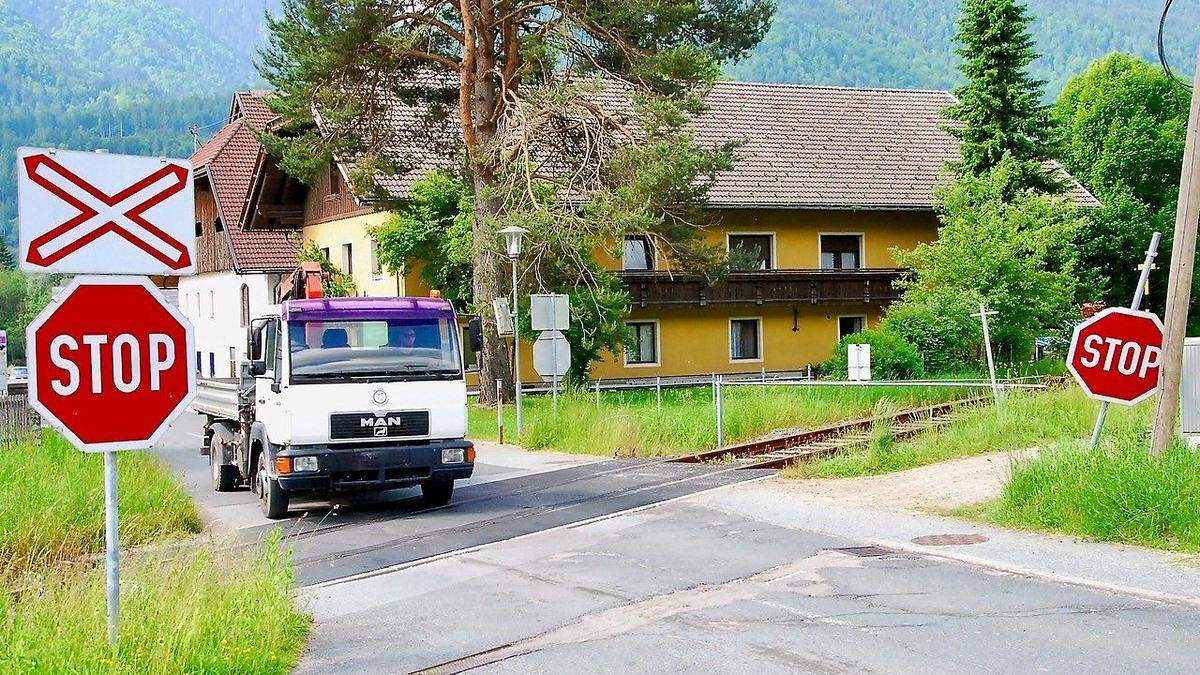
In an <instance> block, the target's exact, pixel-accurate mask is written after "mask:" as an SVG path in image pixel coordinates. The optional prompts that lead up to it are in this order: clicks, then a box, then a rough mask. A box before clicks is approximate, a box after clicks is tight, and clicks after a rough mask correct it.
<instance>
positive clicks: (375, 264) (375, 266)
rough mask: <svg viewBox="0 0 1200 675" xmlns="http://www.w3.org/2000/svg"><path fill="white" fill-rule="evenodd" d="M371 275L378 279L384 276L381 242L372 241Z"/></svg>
mask: <svg viewBox="0 0 1200 675" xmlns="http://www.w3.org/2000/svg"><path fill="white" fill-rule="evenodd" d="M371 274H373V275H375V278H376V279H378V278H380V277H382V276H383V263H382V262H380V261H379V242H378V241H375V240H374V239H372V240H371Z"/></svg>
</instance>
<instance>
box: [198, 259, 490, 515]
mask: <svg viewBox="0 0 1200 675" xmlns="http://www.w3.org/2000/svg"><path fill="white" fill-rule="evenodd" d="M306 273H307V274H311V270H308V271H306ZM315 288H316V289H318V290H315V291H314V290H313V289H312V288H310V289H309V290H308V292H307V294H306V297H302V298H297V299H283V300H282V301H281V302H280V304H278V305H275V306H273V307H272V308H271V309H270V311H269V312H268V313H267V314H266V315H264V316H261V317H259V318H256V319H254V320H253V321H251V323H250V326H249V328H248V330H247V340H246V354H247V360H246V362H245V363H243V365H242V367H241V373H240V377H238V378H236V379H233V380H201V381H199V382H198V383H197V395H196V398H195V401H194V402H193V404H192V407H193V408H194V409H195V410H196V411H197V412H199V413H201V414H202V415H203V416H204V419H205V424H204V436H203V438H204V441H203V446H202V448H201V454H207V455H208V458H209V465H210V467H211V470H212V485H213V489H215V490H217V491H229V490H234V489H236V488H237V487H239V486H245V485H248V486H249V487H250V489H251V490H253V491H254V493H255V494H257V495H258V498H259V502H260V504H261V506H262V510H263V514H264V515H265V516H266V517H268V518H273V519H274V518H282V517H284V516H285V515H286V514H287V512H288V504H289V501H290V500H291V499H292V498H294V497H298V496H302V495H303V496H310V497H312V496H315V497H320V496H329V495H333V494H337V493H344V492H351V491H381V490H390V489H393V488H401V487H412V486H420V489H421V494H422V497H423V499H424V501H425V503H426V504H428V505H430V506H440V505H443V504H447V503H449V501H450V499H451V496H452V494H453V490H454V481H455V480H458V479H463V478H469V477H470V476H471V473H472V471H473V470H474V463H475V448H474V446H473V445H472V443H471V442H470V441H468V440H467V439H466V438H465V436H466V429H467V419H466V408H467V387H466V382H465V380H464V376H463V360H462V355H461V349H462V346H461V345H460V344H459V334H460V332H459V329H458V318H457V316H456V315H455V312H454V308H453V307H452V306H451V305H450V303H449V302H447V301H445V300H442V299H440V298H399V297H397V298H368V297H355V298H324V297H320V292H319V288H320V284H319V283H317V284H316V285H315ZM282 295H283V296H284V297H285V298H286V296H287V293H282ZM314 296H315V297H314ZM468 332H469V333H470V334H471V337H470V340H471V342H475V341H477V339H478V337H477V335H478V333H477V324H472V326H471V328H470V329H469V331H468ZM473 347H475V345H467V348H473Z"/></svg>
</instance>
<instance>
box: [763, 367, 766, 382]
mask: <svg viewBox="0 0 1200 675" xmlns="http://www.w3.org/2000/svg"><path fill="white" fill-rule="evenodd" d="M762 383H763V384H766V383H767V367H766V366H763V369H762Z"/></svg>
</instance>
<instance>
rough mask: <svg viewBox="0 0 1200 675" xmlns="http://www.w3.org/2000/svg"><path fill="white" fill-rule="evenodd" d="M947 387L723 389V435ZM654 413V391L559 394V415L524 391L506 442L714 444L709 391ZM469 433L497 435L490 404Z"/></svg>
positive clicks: (846, 412)
mask: <svg viewBox="0 0 1200 675" xmlns="http://www.w3.org/2000/svg"><path fill="white" fill-rule="evenodd" d="M965 393H966V392H964V391H963V390H961V389H954V388H948V387H921V386H913V387H859V386H850V385H847V386H844V387H835V386H811V387H760V386H741V387H738V386H732V385H727V386H726V387H725V389H724V396H723V398H724V409H725V439H726V442H727V443H728V442H736V441H739V440H744V439H748V438H754V437H757V436H761V435H763V434H766V433H769V432H771V431H772V430H775V429H781V428H788V429H791V428H801V429H805V428H814V427H820V426H823V425H826V424H831V423H834V422H838V421H842V420H848V419H855V418H861V417H866V416H868V415H870V414H871V411H872V409H873V408H874V406H875V403H876V402H877V401H878V400H879V399H880V398H883V397H885V396H886V397H887V398H889V399H891V401H892V402H893V403H894V404H895V405H896V406H898V407H900V408H908V407H914V406H919V405H926V404H931V403H936V402H939V401H944V400H948V399H951V398H957V397H961V396H963V395H964V394H965ZM662 396H663V404H662V410H661V411H659V409H658V405H657V402H656V400H655V394H654V391H645V390H638V391H624V392H602V393H601V399H600V405H599V406H597V405H596V398H595V395H594V394H591V393H572V394H567V395H564V396H560V397H559V408H558V414H557V416H556V415H555V414H554V412H553V407H552V405H551V399H550V397H549V396H529V397H527V398H525V404H524V411H523V412H524V418H525V419H524V426H525V429H524V432H525V433H524V434H523V435H522V436H521V437H520V438H516V437H515V434H514V433H513V432H514V431H515V429H516V414H515V412H514V411H513V409H512V407H511V406H509V407H506V408H505V410H504V420H505V421H504V427H505V440H506V441H507V442H510V443H513V442H515V443H519V444H520V445H522V446H524V447H526V448H529V449H531V450H558V451H561V452H571V453H579V454H591V455H610V456H611V455H620V456H658V455H671V454H682V453H685V452H694V451H697V450H706V449H709V448H712V447H714V445H715V444H716V424H715V419H716V418H715V413H714V410H713V403H712V390H711V389H710V388H709V387H691V388H684V389H666V390H663V394H662ZM469 433H470V435H471V437H472V438H478V439H482V440H496V437H497V434H496V411H495V409H494V408H482V407H479V406H472V407H471V409H470V411H469Z"/></svg>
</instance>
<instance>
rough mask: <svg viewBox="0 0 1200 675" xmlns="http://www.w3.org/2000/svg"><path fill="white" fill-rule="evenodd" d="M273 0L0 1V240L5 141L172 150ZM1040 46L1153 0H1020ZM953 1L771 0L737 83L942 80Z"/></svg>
mask: <svg viewBox="0 0 1200 675" xmlns="http://www.w3.org/2000/svg"><path fill="white" fill-rule="evenodd" d="M280 3H281V0H204V1H202V2H200V1H197V0H0V110H2V111H0V237H3V239H5V240H7V241H9V242H12V241H14V239H15V236H14V232H15V231H14V229H13V228H14V224H15V223H14V218H15V215H16V204H15V187H14V183H13V170H14V163H13V161H12V158H13V153H14V151H15V149H16V147H17V146H19V145H23V144H30V145H54V146H58V147H64V148H74V149H93V148H97V147H104V148H108V149H109V150H111V151H113V152H132V153H156V154H159V153H161V154H169V155H187V154H189V153H190V151H191V147H192V145H191V144H192V140H191V137H190V136H189V135H188V132H187V129H188V127H189V126H190V125H193V124H196V125H199V126H201V127H202V130H201V134H202V135H207V134H209V133H212V132H213V131H214V130H215V128H216V125H218V124H219V123H220V121H221V119H222V117H223V115H224V114H225V111H226V107H227V105H228V102H229V94H230V92H231V90H233V89H234V88H237V87H245V86H249V85H251V84H253V83H254V82H255V81H256V80H257V77H256V75H255V72H254V67H253V58H254V54H255V52H256V50H257V48H258V46H259V45H260V44H261V41H262V37H263V20H262V16H263V12H264V10H271V11H274V10H277V9H278V7H279V5H280ZM1030 5H1031V8H1032V10H1033V12H1034V14H1035V15H1036V16H1037V20H1036V21H1035V23H1034V30H1035V34H1036V37H1037V39H1038V50H1039V51H1040V52H1041V53H1042V54H1043V55H1044V56H1043V58H1042V59H1041V60H1040V61H1039V62H1038V63H1037V64H1036V66H1035V73H1036V74H1038V75H1040V76H1041V77H1044V78H1046V79H1047V80H1049V81H1050V86H1049V94H1050V95H1051V96H1056V95H1057V93H1058V91H1059V89H1060V88H1061V86H1062V84H1063V83H1064V82H1065V81H1066V80H1067V79H1068V78H1069V77H1070V76H1072V75H1074V74H1077V73H1079V72H1080V71H1082V70H1083V69H1084V67H1085V66H1086V65H1087V64H1088V63H1089V62H1090V61H1092V60H1093V59H1094V58H1096V57H1099V56H1102V55H1103V54H1106V53H1108V52H1110V51H1113V50H1124V51H1130V52H1134V53H1136V54H1140V55H1142V56H1144V57H1146V58H1151V59H1153V58H1154V36H1155V29H1156V26H1157V17H1158V12H1159V11H1160V10H1161V4H1160V2H1159V1H1158V0H1031V2H1030ZM957 10H958V0H780V4H779V11H778V12H777V14H776V17H775V22H774V27H773V28H772V30H771V32H770V34H769V35H768V36H767V39H766V40H765V41H764V42H763V44H762V45H760V46H759V48H758V49H757V50H756V52H755V53H754V55H753V56H752V57H751V58H749V59H748V60H746V61H745V62H743V63H739V64H736V65H733V66H731V67H730V68H729V70H728V73H729V75H730V76H732V77H737V78H741V79H750V80H763V81H778V82H804V83H825V84H846V85H858V86H888V87H950V86H952V85H954V84H955V83H956V82H957V74H956V72H955V70H954V65H955V63H956V57H955V56H954V53H953V47H952V45H951V44H950V41H949V38H950V35H951V34H952V32H953V22H954V19H955V17H956V16H957ZM1197 24H1200V3H1197V2H1179V3H1176V9H1175V10H1173V14H1172V20H1171V25H1172V27H1173V28H1172V30H1171V31H1169V33H1168V41H1167V42H1168V45H1169V53H1170V56H1171V58H1172V60H1173V61H1174V63H1176V64H1177V66H1178V69H1179V70H1180V71H1184V72H1190V70H1191V69H1190V63H1191V61H1192V58H1193V54H1194V53H1195V52H1194V50H1195V46H1196V38H1194V37H1192V36H1190V35H1188V34H1187V31H1186V30H1185V28H1186V27H1189V26H1194V25H1197Z"/></svg>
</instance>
